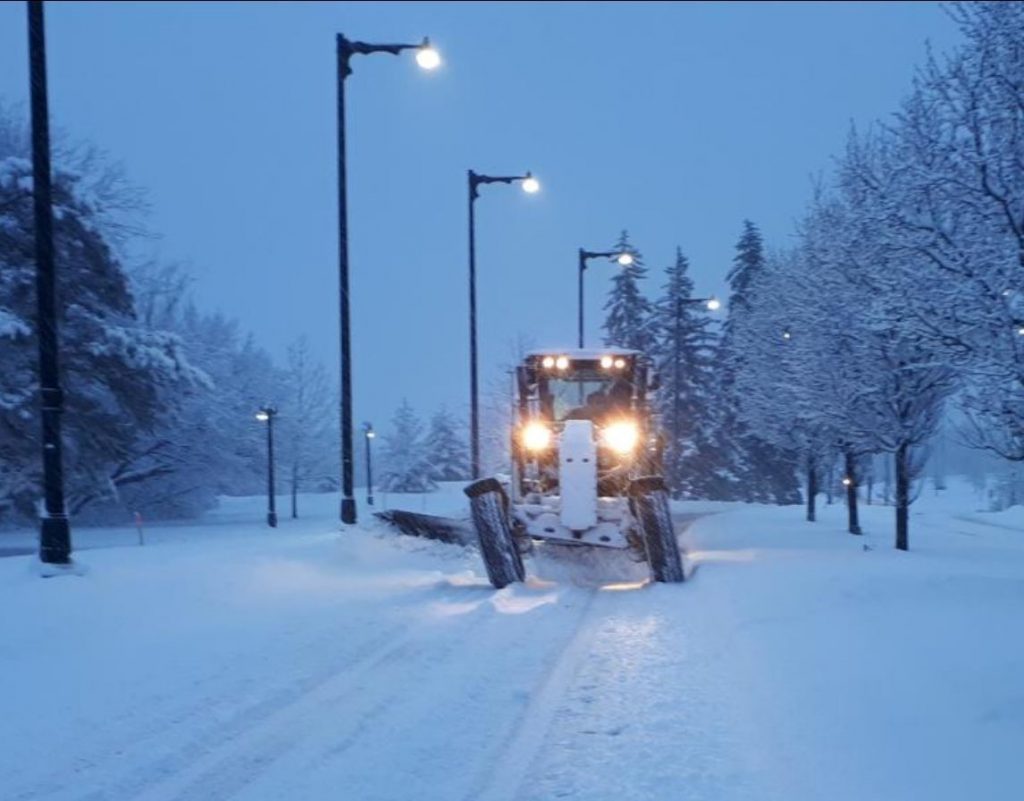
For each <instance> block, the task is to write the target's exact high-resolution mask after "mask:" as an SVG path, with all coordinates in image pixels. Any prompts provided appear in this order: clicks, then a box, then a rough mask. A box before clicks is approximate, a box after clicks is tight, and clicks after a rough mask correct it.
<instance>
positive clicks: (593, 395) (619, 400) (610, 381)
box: [544, 370, 633, 422]
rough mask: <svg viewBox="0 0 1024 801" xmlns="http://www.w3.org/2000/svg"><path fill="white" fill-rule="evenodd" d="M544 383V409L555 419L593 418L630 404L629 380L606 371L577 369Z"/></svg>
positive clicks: (599, 417)
mask: <svg viewBox="0 0 1024 801" xmlns="http://www.w3.org/2000/svg"><path fill="white" fill-rule="evenodd" d="M546 383H547V386H546V387H545V389H546V392H544V401H545V402H544V406H546V407H547V408H546V410H545V411H547V412H548V413H549V414H550V415H551V418H552V419H553V420H554V421H556V422H562V421H564V420H593V421H597V420H600V419H601V418H604V417H608V416H609V415H612V414H615V413H621V412H625V411H628V410H629V409H630V407H631V405H632V398H633V384H632V382H631V381H630V380H629V378H628V377H627V376H624V375H622V374H619V375H609V374H608V371H607V370H578V371H576V372H575V373H574V374H573V375H571V376H566V377H565V378H556V377H550V378H548V380H547V382H546Z"/></svg>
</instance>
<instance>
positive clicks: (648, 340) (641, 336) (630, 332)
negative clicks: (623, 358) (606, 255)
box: [604, 231, 654, 353]
mask: <svg viewBox="0 0 1024 801" xmlns="http://www.w3.org/2000/svg"><path fill="white" fill-rule="evenodd" d="M611 250H612V251H613V252H615V253H629V254H630V255H631V256H632V257H633V262H632V263H631V264H629V265H626V266H624V267H621V268H619V269H618V271H617V272H616V273H615V277H614V278H612V288H611V290H609V292H608V300H607V301H606V302H605V304H604V308H605V311H606V312H607V315H606V316H605V321H604V330H605V337H604V344H605V345H611V346H614V347H619V348H632V349H634V350H638V351H640V352H642V353H650V352H651V350H652V346H653V344H654V331H653V328H652V319H651V312H652V309H651V303H650V301H649V300H647V298H646V297H645V296H644V293H643V291H642V289H641V288H640V282H641V281H642V280H643V279H644V278H645V277H646V276H647V268H646V267H644V259H643V254H641V253H640V251H639V250H637V249H636V248H635V247H633V245H632V244H631V243H630V241H629V233H628V232H627V231H623V232H622V234H621V235H620V236H619V239H618V241H617V242H616V243H615V244H614V245H613V246H612V248H611Z"/></svg>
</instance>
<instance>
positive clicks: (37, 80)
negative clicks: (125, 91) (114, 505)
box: [28, 0, 71, 565]
mask: <svg viewBox="0 0 1024 801" xmlns="http://www.w3.org/2000/svg"><path fill="white" fill-rule="evenodd" d="M28 51H29V72H30V76H31V77H30V80H31V94H32V195H33V198H32V199H33V201H34V203H35V224H36V231H35V239H36V308H37V318H36V319H37V322H36V325H37V328H38V332H37V333H38V338H39V396H40V407H41V418H42V428H43V432H42V433H43V496H44V504H45V508H44V511H43V514H42V519H41V520H40V528H39V559H40V561H41V562H44V563H46V564H51V565H69V564H70V563H71V526H70V524H69V523H68V516H67V513H66V511H65V509H64V465H63V458H62V448H61V445H62V443H61V431H60V416H61V413H62V412H63V410H64V393H63V392H62V391H61V387H60V360H59V356H60V354H59V347H60V340H59V338H58V329H57V294H56V285H57V275H56V272H57V270H56V265H55V264H54V257H53V205H52V200H51V198H52V193H51V186H50V118H49V115H50V110H49V103H48V102H47V96H46V31H45V27H44V21H43V3H42V1H41V0H30V2H29V3H28Z"/></svg>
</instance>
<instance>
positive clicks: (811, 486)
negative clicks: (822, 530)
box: [807, 457, 818, 523]
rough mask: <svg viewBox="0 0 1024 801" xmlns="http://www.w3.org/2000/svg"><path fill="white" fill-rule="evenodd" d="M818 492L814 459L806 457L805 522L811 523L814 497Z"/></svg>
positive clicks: (812, 520)
mask: <svg viewBox="0 0 1024 801" xmlns="http://www.w3.org/2000/svg"><path fill="white" fill-rule="evenodd" d="M817 494H818V473H817V470H816V469H815V464H814V459H812V458H810V457H808V459H807V522H809V523H813V522H814V519H815V516H814V499H815V496H816V495H817Z"/></svg>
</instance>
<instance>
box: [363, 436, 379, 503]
mask: <svg viewBox="0 0 1024 801" xmlns="http://www.w3.org/2000/svg"><path fill="white" fill-rule="evenodd" d="M376 436H377V433H376V432H375V431H374V430H373V424H372V423H363V437H364V439H365V440H366V505H367V506H373V461H372V455H371V452H370V451H371V448H370V443H371V442H372V441H373V439H374V437H376Z"/></svg>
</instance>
